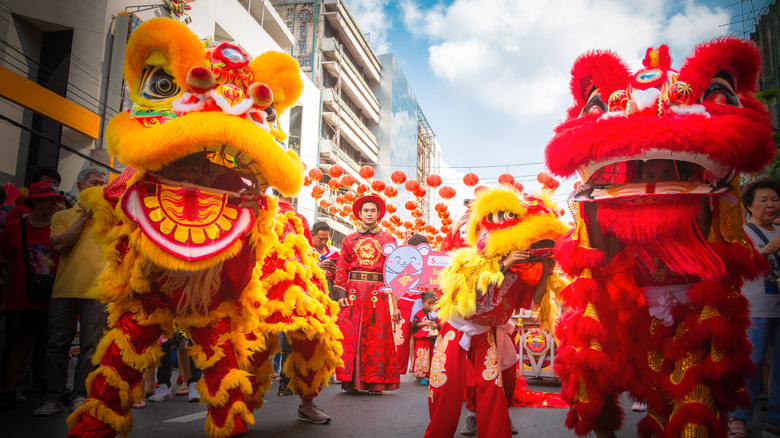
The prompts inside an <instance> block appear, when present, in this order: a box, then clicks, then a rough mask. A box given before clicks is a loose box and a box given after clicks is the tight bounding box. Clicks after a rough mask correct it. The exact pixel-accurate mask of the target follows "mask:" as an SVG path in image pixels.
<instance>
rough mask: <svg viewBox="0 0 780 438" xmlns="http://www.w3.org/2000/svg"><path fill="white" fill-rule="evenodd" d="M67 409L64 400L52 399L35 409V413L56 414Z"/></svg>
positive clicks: (43, 414) (42, 414) (37, 414)
mask: <svg viewBox="0 0 780 438" xmlns="http://www.w3.org/2000/svg"><path fill="white" fill-rule="evenodd" d="M64 410H65V405H64V404H63V403H62V402H57V401H50V402H46V403H44V405H43V406H41V407H40V408H38V409H36V410H34V411H33V415H35V416H36V417H41V416H45V415H55V414H59V413H60V412H62V411H64Z"/></svg>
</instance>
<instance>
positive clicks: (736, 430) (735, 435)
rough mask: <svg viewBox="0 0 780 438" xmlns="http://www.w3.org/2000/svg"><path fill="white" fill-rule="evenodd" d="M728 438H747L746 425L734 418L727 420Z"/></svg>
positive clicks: (743, 421)
mask: <svg viewBox="0 0 780 438" xmlns="http://www.w3.org/2000/svg"><path fill="white" fill-rule="evenodd" d="M729 438H747V423H746V422H745V420H740V419H739V418H736V417H731V418H730V419H729Z"/></svg>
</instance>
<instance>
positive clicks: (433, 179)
mask: <svg viewBox="0 0 780 438" xmlns="http://www.w3.org/2000/svg"><path fill="white" fill-rule="evenodd" d="M425 184H428V186H429V187H433V188H434V189H435V188H436V187H439V186H440V185H441V177H440V176H439V175H436V174H435V173H432V174H430V175H428V177H427V178H425Z"/></svg>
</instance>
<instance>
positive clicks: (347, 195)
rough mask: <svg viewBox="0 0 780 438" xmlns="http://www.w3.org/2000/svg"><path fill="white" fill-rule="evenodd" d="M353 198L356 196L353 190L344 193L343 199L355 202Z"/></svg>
mask: <svg viewBox="0 0 780 438" xmlns="http://www.w3.org/2000/svg"><path fill="white" fill-rule="evenodd" d="M342 179H343V178H342ZM355 198H357V196H356V195H355V192H352V191H349V192H347V193H344V199H345V200H346V201H347V202H355Z"/></svg>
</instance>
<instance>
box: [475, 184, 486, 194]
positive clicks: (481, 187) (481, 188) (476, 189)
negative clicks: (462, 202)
mask: <svg viewBox="0 0 780 438" xmlns="http://www.w3.org/2000/svg"><path fill="white" fill-rule="evenodd" d="M485 189H487V186H476V187H474V194H475V195H476V194H477V193H479V192H481V191H483V190H485Z"/></svg>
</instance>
